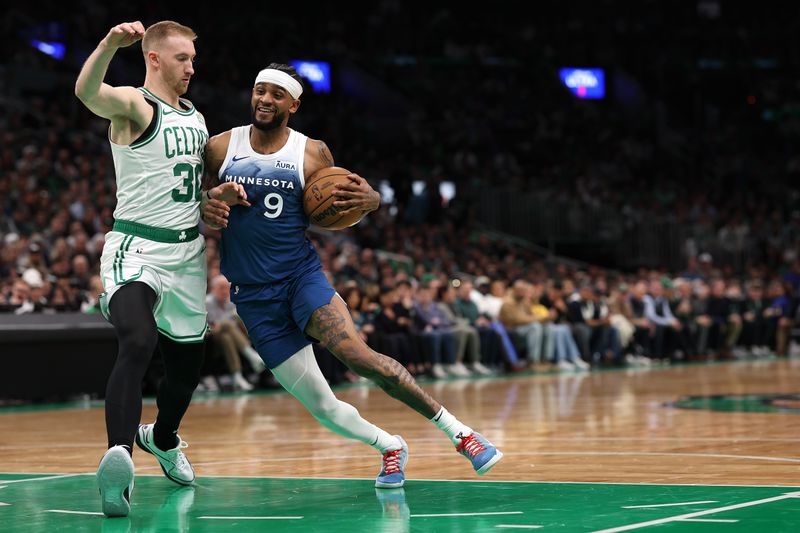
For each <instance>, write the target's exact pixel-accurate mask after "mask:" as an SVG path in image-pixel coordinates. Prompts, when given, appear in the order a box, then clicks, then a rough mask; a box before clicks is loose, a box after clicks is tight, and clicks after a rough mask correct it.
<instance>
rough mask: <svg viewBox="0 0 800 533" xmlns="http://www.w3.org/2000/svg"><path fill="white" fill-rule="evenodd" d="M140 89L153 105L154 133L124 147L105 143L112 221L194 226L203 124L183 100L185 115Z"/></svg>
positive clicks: (204, 134) (197, 214)
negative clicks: (110, 161) (113, 182)
mask: <svg viewBox="0 0 800 533" xmlns="http://www.w3.org/2000/svg"><path fill="white" fill-rule="evenodd" d="M139 90H140V91H142V93H143V94H144V95H145V98H147V99H148V100H149V101H150V102H153V103H155V104H156V105H157V107H156V108H155V109H154V112H156V113H157V114H158V115H157V116H156V117H155V124H154V126H153V128H152V129H148V130H147V131H146V132H145V134H144V135H142V136H141V137H140V138H139V139H137V140H136V141H135V142H133V143H131V144H130V145H128V146H123V145H119V144H115V143H114V142H113V141H111V139H110V138H109V141H110V142H111V153H112V155H113V157H114V170H115V171H116V175H117V208H116V209H115V210H114V219H115V220H124V221H128V222H136V223H138V224H145V225H148V226H155V227H159V228H169V229H178V228H181V229H182V228H188V227H192V226H196V225H197V224H198V222H199V220H200V209H199V204H200V193H201V181H202V178H203V154H204V152H205V146H206V143H207V142H208V129H206V121H205V119H204V118H203V115H201V114H200V112H198V111H197V110H196V109H195V108H194V106H193V105H192V104H191V102H189V101H188V100H184V99H183V98H181V103H182V104H183V105H184V106H185V107H186V108H187V109H188V111H186V110H183V109H176V108H174V107H172V106H171V105H169V104H167V103H166V102H163V101H162V100H160V99H159V98H158V97H157V96H155V95H154V94H152V93H151V92H149V91H148V90H147V89H145V88H143V87H140V88H139ZM109 131H110V130H109ZM109 137H110V136H109Z"/></svg>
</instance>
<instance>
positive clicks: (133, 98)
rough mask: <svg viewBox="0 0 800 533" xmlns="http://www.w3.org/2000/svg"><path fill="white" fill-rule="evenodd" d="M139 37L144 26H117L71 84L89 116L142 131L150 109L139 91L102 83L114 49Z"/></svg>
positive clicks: (123, 24) (124, 45)
mask: <svg viewBox="0 0 800 533" xmlns="http://www.w3.org/2000/svg"><path fill="white" fill-rule="evenodd" d="M143 36H144V26H143V25H142V23H141V22H139V21H136V22H123V23H122V24H117V25H116V26H114V27H113V28H111V30H110V31H109V32H108V35H106V36H105V37H104V38H103V40H102V41H100V43H99V44H98V45H97V48H95V50H94V52H92V53H91V55H90V56H89V59H87V60H86V63H84V65H83V68H82V69H81V72H80V74H78V80H77V81H76V82H75V96H77V97H78V98H79V99H80V101H81V102H83V103H84V105H86V107H88V108H89V110H90V111H91V112H92V113H94V114H96V115H98V116H101V117H103V118H107V119H109V120H111V119H115V118H126V119H129V120H131V121H132V122H134V123H136V124H138V125H140V126H143V127H144V126H146V125H147V124H148V123H149V122H150V118H151V117H152V108H151V107H150V105H148V104H147V102H146V101H145V99H144V97H143V96H142V94H141V93H140V92H139V91H137V90H136V89H135V88H133V87H112V86H110V85H108V84H107V83H104V82H103V79H104V78H105V76H106V71H107V70H108V65H109V63H111V59H112V58H113V57H114V54H115V53H116V51H117V49H118V48H123V47H126V46H130V45H132V44H133V43H135V42H137V41H140V40H141V39H142V37H143Z"/></svg>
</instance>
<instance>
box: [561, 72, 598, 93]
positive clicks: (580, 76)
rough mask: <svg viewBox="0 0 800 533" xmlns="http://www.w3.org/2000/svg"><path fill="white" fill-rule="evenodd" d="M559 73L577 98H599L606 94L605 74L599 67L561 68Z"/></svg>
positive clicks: (562, 80)
mask: <svg viewBox="0 0 800 533" xmlns="http://www.w3.org/2000/svg"><path fill="white" fill-rule="evenodd" d="M559 75H560V77H561V82H562V83H563V84H564V85H565V86H566V87H567V88H568V89H569V90H570V91H572V93H573V94H574V95H575V96H577V97H578V98H586V99H593V100H599V99H601V98H605V96H606V75H605V72H604V71H603V69H601V68H562V69H561V70H560V71H559Z"/></svg>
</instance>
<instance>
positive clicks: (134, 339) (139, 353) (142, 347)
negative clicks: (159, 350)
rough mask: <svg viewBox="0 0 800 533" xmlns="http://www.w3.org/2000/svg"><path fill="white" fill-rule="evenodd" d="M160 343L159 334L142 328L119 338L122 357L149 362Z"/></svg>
mask: <svg viewBox="0 0 800 533" xmlns="http://www.w3.org/2000/svg"><path fill="white" fill-rule="evenodd" d="M157 343H158V334H157V333H156V332H155V331H149V330H148V329H145V328H142V329H140V330H138V331H131V332H129V333H128V334H125V335H120V336H119V353H120V355H123V356H127V357H134V358H137V359H138V358H146V359H147V360H148V361H149V360H150V357H151V356H152V355H153V351H154V350H155V349H156V344H157Z"/></svg>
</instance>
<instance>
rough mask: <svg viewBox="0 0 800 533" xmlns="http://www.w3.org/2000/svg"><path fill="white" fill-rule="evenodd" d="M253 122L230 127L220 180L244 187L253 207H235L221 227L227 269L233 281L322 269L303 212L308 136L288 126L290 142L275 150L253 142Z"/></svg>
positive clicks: (275, 278) (261, 281) (223, 266)
mask: <svg viewBox="0 0 800 533" xmlns="http://www.w3.org/2000/svg"><path fill="white" fill-rule="evenodd" d="M250 127H251V126H242V127H239V128H234V129H233V130H231V140H230V144H229V145H228V152H227V154H226V155H225V160H224V161H223V163H222V167H221V168H220V172H219V181H220V183H224V182H226V181H234V182H236V183H240V184H241V185H243V186H244V188H245V190H246V191H247V200H248V201H249V202H250V207H244V206H241V205H237V206H234V207H232V208H231V212H230V218H229V221H228V227H227V229H225V230H223V231H222V250H221V265H220V269H221V271H222V273H223V274H224V275H225V277H226V278H228V281H230V282H231V283H232V284H234V285H263V284H270V283H275V282H280V281H284V280H287V279H289V278H291V277H293V276H297V275H299V274H302V273H304V272H307V271H309V270H312V269H315V268H321V264H320V260H319V256H318V255H317V252H316V250H315V249H314V245H313V244H311V242H310V241H309V240H308V239H307V238H306V233H305V230H306V229H307V228H308V217H307V216H306V214H305V212H304V211H303V187H304V185H305V179H304V177H303V156H304V154H305V146H306V139H307V137H306V136H305V135H303V134H302V133H299V132H296V131H294V130H292V129H290V130H289V139H288V140H287V141H286V144H285V145H284V146H283V148H281V149H280V150H279V151H277V152H276V153H274V154H269V155H264V154H259V153H257V152H256V151H255V150H253V148H252V147H251V145H250Z"/></svg>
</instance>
